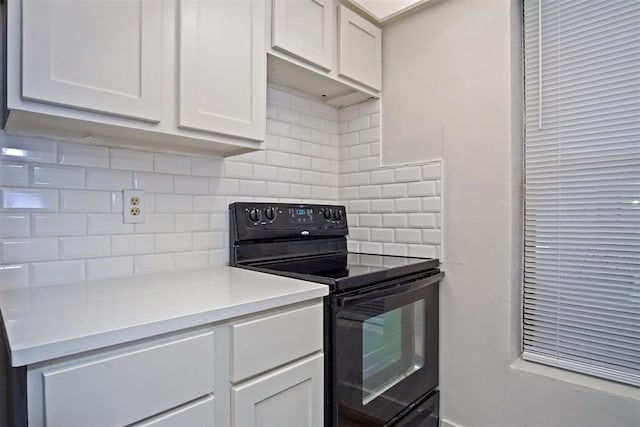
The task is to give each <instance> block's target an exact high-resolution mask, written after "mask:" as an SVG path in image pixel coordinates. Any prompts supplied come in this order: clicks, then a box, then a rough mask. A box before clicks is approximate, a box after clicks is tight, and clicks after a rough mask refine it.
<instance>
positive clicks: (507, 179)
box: [382, 0, 640, 426]
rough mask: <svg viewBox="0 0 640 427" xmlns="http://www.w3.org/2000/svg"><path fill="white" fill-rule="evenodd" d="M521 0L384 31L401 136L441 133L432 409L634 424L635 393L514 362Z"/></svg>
mask: <svg viewBox="0 0 640 427" xmlns="http://www.w3.org/2000/svg"><path fill="white" fill-rule="evenodd" d="M519 3H520V2H519V1H518V0H513V1H511V0H445V1H442V2H438V3H435V4H433V5H432V6H430V7H427V8H425V9H423V10H421V11H419V12H417V13H416V14H414V15H411V16H409V17H407V18H405V19H403V20H400V21H397V22H395V23H392V24H390V25H389V26H387V27H385V33H384V45H383V58H385V67H384V73H383V90H384V91H385V94H386V91H387V88H388V87H394V88H395V90H396V91H398V92H402V93H412V94H413V98H412V100H411V102H410V103H409V104H408V105H409V106H410V108H412V109H414V110H415V111H416V112H418V113H419V114H414V115H413V116H412V117H413V119H412V120H409V121H406V122H404V123H403V125H404V126H405V129H404V132H405V133H406V134H416V135H420V133H421V132H422V133H423V132H424V129H423V128H422V127H423V125H422V124H421V123H420V122H419V121H418V119H419V117H420V116H422V120H423V121H424V122H425V123H428V122H430V121H431V122H433V123H436V124H440V125H441V126H442V129H443V132H442V145H441V146H440V145H439V144H440V141H439V140H438V138H433V139H430V140H427V141H429V142H428V143H430V144H433V145H434V146H433V147H431V151H434V152H437V150H439V149H442V158H443V165H444V169H443V171H444V176H443V182H444V187H443V194H444V197H443V201H444V207H443V221H444V224H445V226H446V228H445V231H444V235H443V245H444V258H445V260H446V262H445V263H444V269H445V271H446V278H445V280H444V282H443V284H442V286H441V305H440V309H441V341H440V355H441V359H440V360H441V362H440V363H441V365H440V366H441V368H440V389H441V392H442V400H441V410H442V416H443V418H444V419H445V420H447V421H448V422H449V423H451V424H459V425H464V426H473V425H483V426H524V425H527V426H538V425H557V426H637V425H638V424H639V423H640V396H639V392H638V390H637V389H634V388H631V387H625V386H622V385H618V384H614V383H610V382H607V381H600V380H595V379H590V378H587V377H584V376H581V375H577V374H568V373H564V372H563V371H559V370H556V369H552V368H538V367H537V366H536V365H533V366H532V364H528V363H522V362H517V363H515V365H513V363H514V362H515V361H516V360H517V358H518V354H519V351H520V350H519V348H520V333H519V328H520V324H519V317H520V315H519V312H520V292H521V291H520V289H521V288H520V277H521V266H520V263H521V261H520V259H521V241H520V227H521V226H520V203H521V193H520V188H521V164H520V156H521V148H520V147H521V144H522V140H521V132H520V129H521V114H520V112H521V105H522V102H521V95H520V86H521V83H520V75H521V71H520V69H519V67H520V66H519V64H520V55H521V54H520V52H519V34H520V31H521V28H520V21H521V14H520V12H519ZM407 50H410V51H411V52H412V55H413V59H412V61H411V63H410V67H408V68H407V69H403V67H401V66H399V65H400V64H397V65H398V66H389V64H388V63H387V62H388V61H393V58H397V55H396V56H394V52H398V51H405V52H406V51H407ZM403 65H404V64H403ZM385 97H386V95H385ZM384 105H385V104H383V107H384ZM385 112H386V107H384V108H383V112H382V114H383V116H384V115H385ZM384 123H385V120H384V119H383V126H384ZM424 141H425V139H424V138H423V139H422V140H420V141H417V142H416V141H413V142H412V141H411V140H408V139H404V140H397V139H390V138H388V137H387V138H386V139H383V147H382V152H383V154H384V153H385V151H387V152H388V153H392V154H393V156H390V157H391V158H392V160H394V161H407V160H409V159H411V158H413V156H414V153H416V150H417V147H416V146H415V144H422V143H424ZM427 151H429V149H427V150H418V151H417V152H419V153H420V152H427Z"/></svg>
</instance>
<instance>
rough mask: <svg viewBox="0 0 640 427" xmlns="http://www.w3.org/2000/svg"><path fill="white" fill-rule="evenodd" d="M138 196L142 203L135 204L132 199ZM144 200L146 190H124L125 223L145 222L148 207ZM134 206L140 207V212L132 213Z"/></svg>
mask: <svg viewBox="0 0 640 427" xmlns="http://www.w3.org/2000/svg"><path fill="white" fill-rule="evenodd" d="M136 197H137V198H138V200H140V203H138V204H137V205H133V204H132V203H131V200H132V199H133V198H136ZM144 202H145V199H144V191H140V190H122V217H123V218H124V223H125V224H140V223H143V222H144V219H145V213H146V208H147V207H146V205H145V203H144ZM132 208H138V209H140V214H138V215H132V213H131V209H132Z"/></svg>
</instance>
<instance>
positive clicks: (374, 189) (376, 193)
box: [358, 185, 382, 199]
mask: <svg viewBox="0 0 640 427" xmlns="http://www.w3.org/2000/svg"><path fill="white" fill-rule="evenodd" d="M358 194H359V197H360V198H361V199H379V198H380V197H382V187H381V186H380V185H364V186H362V187H359V189H358Z"/></svg>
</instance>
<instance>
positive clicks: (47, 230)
mask: <svg viewBox="0 0 640 427" xmlns="http://www.w3.org/2000/svg"><path fill="white" fill-rule="evenodd" d="M32 217H33V220H32V221H33V235H34V236H77V235H83V234H86V232H87V220H86V216H85V215H84V214H75V213H74V214H71V213H50V214H33V215H32Z"/></svg>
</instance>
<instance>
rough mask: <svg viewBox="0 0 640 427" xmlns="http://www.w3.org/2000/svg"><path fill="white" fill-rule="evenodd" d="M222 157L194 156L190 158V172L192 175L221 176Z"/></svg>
mask: <svg viewBox="0 0 640 427" xmlns="http://www.w3.org/2000/svg"><path fill="white" fill-rule="evenodd" d="M222 168H223V160H222V159H208V158H203V157H194V158H192V159H191V174H192V175H194V176H222V171H223V169H222Z"/></svg>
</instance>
